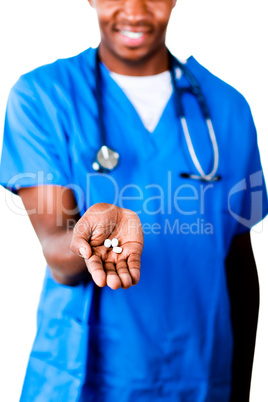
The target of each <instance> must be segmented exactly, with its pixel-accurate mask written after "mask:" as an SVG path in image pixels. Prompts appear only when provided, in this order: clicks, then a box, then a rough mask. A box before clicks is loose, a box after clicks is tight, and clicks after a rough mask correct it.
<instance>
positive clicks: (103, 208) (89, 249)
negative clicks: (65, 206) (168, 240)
mask: <svg viewBox="0 0 268 402" xmlns="http://www.w3.org/2000/svg"><path fill="white" fill-rule="evenodd" d="M113 238H117V239H118V241H119V246H120V247H121V248H122V253H121V254H116V253H115V252H114V251H113V248H112V247H111V248H106V247H105V246H104V241H105V240H106V239H111V240H112V239H113ZM71 249H72V251H73V252H74V253H75V254H77V255H79V256H81V257H83V258H84V259H85V263H86V266H87V269H88V271H89V273H90V274H91V276H92V279H93V281H94V282H95V283H96V285H98V286H100V287H103V286H105V285H108V286H109V287H110V288H111V289H118V288H120V287H122V288H124V289H127V288H129V287H130V286H132V285H136V284H137V283H138V282H139V279H140V266H141V262H140V258H141V253H142V249H143V231H142V225H141V222H140V219H139V217H138V215H137V214H136V213H135V212H133V211H130V210H129V209H125V208H119V207H117V206H116V205H112V204H105V203H99V204H95V205H93V206H92V207H90V208H89V209H88V210H87V211H86V212H85V214H84V215H83V216H82V217H81V218H80V219H79V221H78V222H77V224H76V225H75V227H74V232H73V238H72V244H71Z"/></svg>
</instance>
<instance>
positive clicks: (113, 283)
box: [104, 262, 121, 290]
mask: <svg viewBox="0 0 268 402" xmlns="http://www.w3.org/2000/svg"><path fill="white" fill-rule="evenodd" d="M104 269H105V271H106V275H107V278H106V282H107V286H109V288H111V289H113V290H116V289H119V288H121V281H120V278H119V276H118V275H117V272H116V269H115V265H114V263H113V262H105V263H104Z"/></svg>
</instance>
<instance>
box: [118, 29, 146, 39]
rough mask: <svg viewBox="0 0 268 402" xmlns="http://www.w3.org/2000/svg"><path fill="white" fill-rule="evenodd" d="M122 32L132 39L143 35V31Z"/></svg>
mask: <svg viewBox="0 0 268 402" xmlns="http://www.w3.org/2000/svg"><path fill="white" fill-rule="evenodd" d="M121 34H122V35H124V36H126V37H127V38H130V39H139V38H141V37H142V36H143V32H131V31H121Z"/></svg>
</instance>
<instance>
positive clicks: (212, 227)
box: [1, 0, 267, 402]
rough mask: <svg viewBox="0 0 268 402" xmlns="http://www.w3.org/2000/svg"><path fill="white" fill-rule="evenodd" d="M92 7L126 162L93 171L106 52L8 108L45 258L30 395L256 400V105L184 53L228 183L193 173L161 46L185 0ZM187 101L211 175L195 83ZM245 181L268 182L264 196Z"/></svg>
mask: <svg viewBox="0 0 268 402" xmlns="http://www.w3.org/2000/svg"><path fill="white" fill-rule="evenodd" d="M91 5H92V6H93V7H95V9H96V12H97V15H98V20H99V26H100V31H101V43H100V46H99V49H98V55H99V59H100V65H99V68H100V74H101V86H102V99H101V102H102V107H103V114H104V118H105V119H104V123H105V129H106V130H105V131H106V137H107V138H106V141H107V144H108V145H109V146H110V147H111V148H112V149H115V150H116V151H117V152H118V154H119V155H120V164H119V165H118V167H117V168H116V169H115V170H113V171H112V172H111V173H109V174H105V173H104V174H103V173H95V172H94V171H93V169H92V162H93V161H94V158H95V155H96V153H97V151H98V149H99V147H100V146H101V145H103V144H101V143H100V135H99V126H100V116H99V114H98V107H97V106H98V105H97V102H96V52H97V50H96V49H88V50H87V51H85V52H83V53H81V54H80V55H78V56H76V57H73V58H70V59H66V60H59V61H57V62H56V63H53V64H51V65H48V66H44V67H41V68H39V69H36V70H34V71H33V72H31V73H29V74H26V75H24V76H22V77H21V79H20V80H19V81H18V83H17V84H16V85H15V86H14V88H13V90H12V92H11V95H10V98H9V104H8V109H7V119H6V126H5V140H4V141H5V142H4V147H3V156H2V166H1V183H2V184H3V185H4V186H6V187H7V188H9V189H10V190H11V191H14V192H16V193H18V194H19V195H20V196H21V198H22V200H23V202H24V205H25V207H26V209H27V211H28V213H29V217H30V219H31V222H32V224H33V227H34V229H35V231H36V233H37V235H38V237H39V239H40V242H41V244H42V247H43V252H44V255H45V257H46V260H47V263H48V266H49V269H48V270H47V274H46V278H45V282H44V290H43V292H42V295H41V301H40V306H39V314H38V333H37V337H36V340H35V344H34V346H33V350H32V353H31V357H30V361H29V366H28V370H27V374H26V379H25V384H24V388H23V392H22V397H21V400H22V401H27V400H29V401H35V400H36V401H37V400H41V401H45V400H54V399H59V400H66V401H78V400H80V401H114V400H120V401H132V400H133V401H136V400H137V401H157V400H166V401H183V402H184V401H186V402H187V401H196V402H201V401H228V400H230V399H231V400H233V401H247V400H248V398H249V387H250V377H251V368H252V360H253V352H254V344H255V333H256V323H257V315H258V280H257V274H256V267H255V263H254V258H253V254H252V249H251V245H250V237H249V230H250V227H251V226H253V225H254V224H255V223H257V222H258V221H259V220H260V219H262V217H263V216H264V215H265V214H266V212H267V199H266V193H265V189H264V184H263V180H262V174H261V165H260V161H259V154H258V149H257V145H256V144H257V143H256V136H255V129H254V124H253V121H252V118H251V114H250V111H249V108H248V105H247V104H246V102H245V100H244V99H243V97H242V96H241V95H240V94H238V93H237V92H236V91H235V90H233V89H232V88H230V87H229V86H228V85H226V84H225V83H223V82H221V81H220V80H218V79H217V78H216V77H213V76H212V75H211V74H210V73H209V72H208V71H206V70H205V69H204V68H203V67H202V66H200V65H199V64H198V63H197V62H196V61H195V60H194V59H193V58H190V59H189V60H188V62H187V67H188V68H189V70H190V71H191V73H192V74H194V76H195V77H196V78H197V80H198V81H199V83H200V85H201V88H202V92H203V93H204V95H205V98H206V100H207V103H208V105H209V108H210V112H211V116H212V120H213V123H214V126H215V132H216V137H217V141H218V146H219V152H220V163H219V174H221V176H222V179H221V180H218V181H211V182H210V181H209V182H206V181H198V180H191V179H189V178H188V179H185V177H182V176H181V173H183V172H187V171H189V170H190V171H191V170H194V165H193V164H192V162H191V159H189V150H188V149H187V146H186V141H185V138H184V137H183V132H182V129H181V126H180V125H179V119H178V116H177V115H176V110H175V107H174V104H175V97H174V93H173V92H174V88H173V86H172V80H171V76H170V72H169V68H170V58H169V54H168V51H167V48H166V46H165V36H166V28H167V25H168V21H169V18H170V15H171V12H172V9H173V7H174V6H175V1H172V0H158V1H157V2H156V1H150V0H148V1H146V0H125V1H116V0H96V1H94V2H93V1H92V3H91ZM176 75H177V77H176V79H177V85H178V86H179V87H185V86H186V85H188V84H187V80H186V79H185V76H184V74H183V72H182V71H179V72H178V71H176ZM137 89H138V90H137ZM184 107H185V113H186V118H187V120H188V121H189V123H188V124H189V131H190V132H191V138H192V141H193V144H194V146H195V148H196V150H197V154H198V157H199V158H200V162H201V164H202V166H203V167H204V169H205V170H206V171H209V169H210V166H211V164H212V161H213V155H212V154H211V146H210V141H209V138H208V134H207V131H206V126H205V124H204V122H203V120H202V115H201V114H200V111H199V109H198V106H197V103H196V99H195V98H194V97H193V96H191V95H187V94H186V95H185V100H184ZM152 110H153V113H152V112H151V111H152ZM18 174H19V177H18V176H17V175H18ZM243 180H244V181H245V183H246V181H249V180H250V181H251V184H252V186H255V185H256V186H257V185H258V186H259V187H260V186H262V187H261V192H262V193H261V194H262V198H261V199H259V200H258V202H257V203H256V202H255V204H252V203H251V192H250V189H249V188H248V187H247V186H244V187H243V184H244V181H243ZM239 184H240V185H239ZM41 206H42V208H41ZM252 208H253V209H254V211H255V212H254V214H253V215H249V214H248V212H249V211H250V209H252ZM256 211H257V212H256ZM252 216H253V218H252ZM234 217H236V219H234ZM71 221H74V222H75V223H76V222H77V223H76V225H75V226H74V229H71V230H70V222H71ZM107 238H110V239H112V238H117V239H118V240H119V246H120V247H121V248H122V253H120V254H116V253H114V252H113V250H112V249H107V248H106V247H105V246H104V241H105V240H106V239H107ZM140 269H141V279H140ZM134 285H136V286H134Z"/></svg>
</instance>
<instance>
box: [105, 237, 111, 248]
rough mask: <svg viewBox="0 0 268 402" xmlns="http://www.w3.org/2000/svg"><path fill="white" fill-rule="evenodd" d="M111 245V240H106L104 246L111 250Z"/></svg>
mask: <svg viewBox="0 0 268 402" xmlns="http://www.w3.org/2000/svg"><path fill="white" fill-rule="evenodd" d="M111 245H112V241H111V240H110V239H106V240H105V242H104V246H105V247H106V248H109V247H111Z"/></svg>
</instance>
